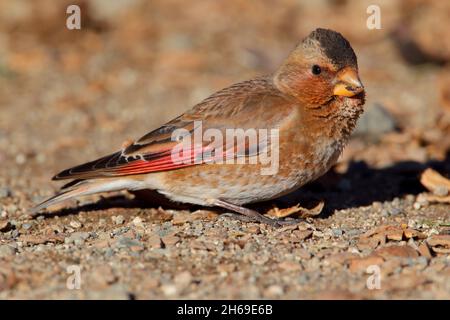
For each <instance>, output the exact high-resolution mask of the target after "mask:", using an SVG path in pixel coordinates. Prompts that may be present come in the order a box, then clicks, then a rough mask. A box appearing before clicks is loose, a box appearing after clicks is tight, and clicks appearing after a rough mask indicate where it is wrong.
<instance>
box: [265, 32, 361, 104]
mask: <svg viewBox="0 0 450 320" xmlns="http://www.w3.org/2000/svg"><path fill="white" fill-rule="evenodd" d="M274 82H275V84H276V86H277V87H278V88H279V89H280V90H281V91H283V92H285V93H287V94H289V95H291V96H294V97H295V98H297V99H298V100H299V101H300V102H301V103H302V105H304V106H306V107H308V108H313V109H315V108H321V107H324V106H326V105H327V104H328V103H329V102H330V101H332V100H333V99H337V100H348V98H351V99H354V100H355V101H354V103H355V104H356V105H361V104H362V103H361V101H362V102H363V101H364V87H363V85H362V83H361V80H360V79H359V75H358V63H357V59H356V55H355V52H354V51H353V49H352V47H351V46H350V43H349V42H348V41H347V40H346V39H345V38H344V37H343V36H342V35H341V34H340V33H338V32H335V31H332V30H328V29H316V30H314V31H313V32H311V33H310V34H309V35H308V37H306V38H305V39H304V40H303V41H302V42H301V43H300V44H299V45H298V46H297V47H296V48H295V49H294V51H293V52H292V53H291V54H290V55H289V56H288V58H287V59H286V60H285V61H284V63H283V64H282V65H281V67H280V68H279V69H278V71H277V72H276V73H275V75H274ZM347 102H348V101H347Z"/></svg>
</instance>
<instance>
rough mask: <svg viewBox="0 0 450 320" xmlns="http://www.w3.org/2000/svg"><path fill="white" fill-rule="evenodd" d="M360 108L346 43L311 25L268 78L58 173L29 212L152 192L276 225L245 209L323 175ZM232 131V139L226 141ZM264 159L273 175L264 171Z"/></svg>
mask: <svg viewBox="0 0 450 320" xmlns="http://www.w3.org/2000/svg"><path fill="white" fill-rule="evenodd" d="M364 102H365V89H364V86H363V84H362V82H361V80H360V77H359V73H358V63H357V57H356V54H355V52H354V50H353V49H352V47H351V45H350V43H349V41H347V39H345V38H344V36H343V35H341V34H340V33H339V32H336V31H333V30H330V29H324V28H317V29H315V30H314V31H312V32H311V33H310V34H309V35H308V36H306V37H305V38H304V39H303V40H301V41H300V42H299V43H298V45H297V46H295V48H294V49H293V50H292V51H291V53H290V54H289V55H288V56H287V58H286V59H285V60H284V61H283V62H282V63H281V65H280V66H279V68H278V69H277V70H276V71H275V72H273V73H271V74H269V75H265V76H260V77H256V78H254V79H251V80H246V81H243V82H239V83H236V84H233V85H231V86H229V87H226V88H224V89H222V90H219V91H217V92H216V93H214V94H212V95H210V96H209V97H207V98H205V99H204V100H203V101H201V102H200V103H198V104H197V105H195V106H194V107H192V108H191V109H190V110H188V111H186V112H185V113H183V114H181V115H180V116H178V117H176V118H174V119H173V120H171V121H169V122H167V123H165V124H164V125H162V126H161V127H159V128H156V129H154V130H152V131H150V132H149V133H147V134H145V135H144V136H142V137H141V138H139V139H137V140H135V141H134V142H127V143H126V144H125V145H123V146H122V148H120V149H119V150H118V151H116V152H114V153H112V154H109V155H107V156H104V157H101V158H99V159H97V160H94V161H90V162H87V163H84V164H81V165H78V166H75V167H72V168H69V169H67V170H64V171H62V172H60V173H58V174H56V175H55V176H54V177H53V180H64V179H71V180H72V181H70V182H69V183H68V184H66V185H65V186H63V187H62V188H61V190H60V191H59V192H58V193H57V194H56V195H55V196H53V197H51V198H49V199H47V200H45V201H44V202H42V203H40V204H38V205H37V206H35V207H34V208H33V209H32V212H33V213H35V214H36V213H39V212H41V211H42V210H44V209H45V208H47V207H49V206H52V205H54V204H56V203H59V202H62V201H66V200H68V199H72V198H77V197H80V196H85V195H91V194H95V193H102V192H110V191H119V190H128V191H136V190H143V189H150V190H154V191H157V192H158V193H160V194H162V195H164V196H165V197H167V198H168V199H170V200H171V201H174V202H178V203H179V202H181V203H187V204H192V205H200V206H205V207H219V208H222V209H226V210H229V211H231V212H232V213H230V214H231V215H234V216H236V217H241V218H242V219H243V220H248V221H254V222H259V223H265V224H268V225H271V226H274V227H279V226H282V225H285V224H287V222H286V221H287V220H286V219H280V218H269V217H267V216H265V215H262V214H260V213H259V212H257V211H256V210H253V209H249V208H248V207H246V206H245V205H247V204H251V203H256V202H261V201H267V200H272V199H276V198H278V197H281V196H283V195H285V194H288V193H290V192H292V191H295V190H296V189H299V188H300V187H302V186H304V185H305V184H307V183H309V182H311V181H314V180H315V179H317V178H318V177H320V176H322V175H323V174H325V173H326V172H327V171H328V170H329V169H330V168H331V167H332V166H333V165H334V164H335V163H336V162H337V160H338V158H339V156H340V154H341V153H342V151H343V148H344V147H345V145H346V143H347V142H348V140H349V137H350V135H351V133H352V130H353V129H354V128H355V125H356V123H357V119H358V118H359V116H360V115H361V114H362V112H363V110H364V107H363V106H364ZM233 130H234V133H236V132H238V133H240V134H236V135H235V136H231V135H230V136H231V140H232V141H230V139H226V138H227V137H228V136H227V134H228V133H229V132H230V131H231V132H233ZM242 133H244V134H243V135H242ZM198 137H200V138H198ZM267 159H269V160H270V161H272V163H269V164H270V165H271V166H272V167H273V169H274V170H272V171H273V172H264V169H268V167H269V165H268V160H267ZM263 160H265V162H264V161H263ZM266 171H270V170H266Z"/></svg>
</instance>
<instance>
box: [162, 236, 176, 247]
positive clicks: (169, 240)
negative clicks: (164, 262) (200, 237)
mask: <svg viewBox="0 0 450 320" xmlns="http://www.w3.org/2000/svg"><path fill="white" fill-rule="evenodd" d="M161 240H162V242H163V243H164V245H166V246H167V247H171V246H174V245H176V244H177V243H178V242H180V238H179V237H176V236H174V235H167V236H164V237H161Z"/></svg>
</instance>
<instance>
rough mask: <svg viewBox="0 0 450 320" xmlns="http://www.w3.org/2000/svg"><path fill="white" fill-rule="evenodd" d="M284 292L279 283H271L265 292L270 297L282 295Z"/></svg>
mask: <svg viewBox="0 0 450 320" xmlns="http://www.w3.org/2000/svg"><path fill="white" fill-rule="evenodd" d="M283 293H284V290H283V288H282V287H281V286H279V285H276V284H274V285H271V286H269V287H268V288H267V289H266V290H265V291H264V294H265V295H267V296H269V297H276V296H281V295H282V294H283Z"/></svg>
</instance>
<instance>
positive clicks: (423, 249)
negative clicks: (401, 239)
mask: <svg viewBox="0 0 450 320" xmlns="http://www.w3.org/2000/svg"><path fill="white" fill-rule="evenodd" d="M419 253H420V255H421V256H423V257H425V258H427V259H431V258H432V257H433V256H432V255H431V251H430V248H429V247H428V245H427V244H426V243H425V242H424V243H422V244H421V245H420V246H419Z"/></svg>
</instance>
